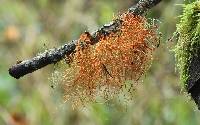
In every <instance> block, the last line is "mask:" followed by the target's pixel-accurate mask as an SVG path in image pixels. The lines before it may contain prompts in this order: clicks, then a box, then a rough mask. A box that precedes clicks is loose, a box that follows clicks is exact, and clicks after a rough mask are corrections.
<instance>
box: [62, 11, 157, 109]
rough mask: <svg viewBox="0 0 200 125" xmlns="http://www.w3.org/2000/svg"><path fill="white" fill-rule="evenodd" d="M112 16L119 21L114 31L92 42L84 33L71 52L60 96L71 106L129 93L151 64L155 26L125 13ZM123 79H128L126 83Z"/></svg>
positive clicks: (155, 43)
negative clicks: (68, 101)
mask: <svg viewBox="0 0 200 125" xmlns="http://www.w3.org/2000/svg"><path fill="white" fill-rule="evenodd" d="M116 18H117V19H119V20H122V21H123V22H122V25H121V28H120V30H119V31H118V32H113V33H111V34H110V35H109V36H101V39H100V41H99V42H98V43H97V44H95V45H91V44H90V43H91V40H90V38H89V37H88V34H85V33H84V34H82V35H81V36H80V39H79V40H78V44H77V46H76V52H75V53H74V54H73V55H71V56H72V58H73V61H72V63H71V64H70V65H71V67H70V68H67V69H66V72H65V73H64V76H63V78H64V79H63V88H64V91H65V95H64V98H65V99H66V100H70V101H71V102H72V103H73V105H75V106H77V105H84V104H85V103H87V102H96V101H97V100H96V98H97V97H102V98H103V99H105V101H107V100H109V99H112V98H113V97H114V96H115V95H118V94H120V93H125V92H126V91H128V92H130V94H131V90H134V88H133V86H134V85H135V84H134V83H137V82H138V80H139V79H140V77H141V76H142V75H144V73H145V72H146V71H147V70H148V69H149V67H150V65H151V62H152V59H153V57H152V56H153V55H152V54H153V52H154V50H155V49H156V47H157V45H158V43H159V36H158V32H157V28H158V27H157V26H156V25H154V23H153V24H150V23H148V22H147V19H146V18H145V17H142V16H136V15H133V14H131V13H128V12H127V13H123V14H122V15H120V16H118V17H116ZM127 81H132V82H131V83H130V85H129V86H128V85H127V84H126V82H127ZM123 88H125V89H123ZM124 90H125V91H124Z"/></svg>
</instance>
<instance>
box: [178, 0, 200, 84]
mask: <svg viewBox="0 0 200 125" xmlns="http://www.w3.org/2000/svg"><path fill="white" fill-rule="evenodd" d="M177 32H178V34H179V38H178V43H177V45H176V47H175V58H176V61H177V67H178V69H179V72H180V79H181V83H182V85H183V86H184V87H187V83H188V80H189V77H190V76H189V65H190V63H191V59H192V57H194V56H197V54H198V50H199V49H200V1H197V2H193V3H191V4H187V5H183V14H182V15H181V16H180V22H179V23H178V24H177Z"/></svg>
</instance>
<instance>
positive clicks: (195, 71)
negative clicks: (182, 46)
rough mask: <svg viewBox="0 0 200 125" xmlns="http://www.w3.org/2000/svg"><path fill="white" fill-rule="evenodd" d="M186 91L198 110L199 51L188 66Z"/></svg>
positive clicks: (199, 106) (199, 85)
mask: <svg viewBox="0 0 200 125" xmlns="http://www.w3.org/2000/svg"><path fill="white" fill-rule="evenodd" d="M187 90H188V93H189V94H191V96H192V98H193V100H194V101H195V103H196V105H197V106H198V108H199V110H200V50H199V52H198V55H194V56H193V57H192V60H191V63H190V65H189V80H188V84H187Z"/></svg>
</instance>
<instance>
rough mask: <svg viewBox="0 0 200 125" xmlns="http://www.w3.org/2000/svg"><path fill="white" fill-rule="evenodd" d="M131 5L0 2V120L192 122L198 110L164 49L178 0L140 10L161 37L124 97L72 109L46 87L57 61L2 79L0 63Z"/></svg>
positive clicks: (72, 35) (96, 124)
mask: <svg viewBox="0 0 200 125" xmlns="http://www.w3.org/2000/svg"><path fill="white" fill-rule="evenodd" d="M136 2H137V0H135V1H134V0H0V125H199V124H200V111H198V110H197V108H196V106H195V104H194V102H193V101H192V100H191V99H190V98H189V96H188V95H187V94H185V93H184V90H182V87H181V85H180V81H179V75H178V72H177V71H176V70H175V59H174V53H173V51H172V50H173V47H174V45H175V44H176V39H175V38H173V33H174V32H175V30H176V23H177V21H178V20H179V18H178V16H179V15H180V13H181V12H182V7H181V4H182V3H184V1H183V0H163V2H162V3H160V4H159V5H158V6H156V7H154V8H153V9H152V10H151V11H149V13H148V14H147V15H146V16H147V17H150V18H152V17H153V18H156V19H159V20H160V22H161V23H160V31H161V32H162V36H163V37H162V40H161V45H160V48H159V49H158V50H157V51H156V52H155V54H154V57H155V60H154V62H153V64H152V67H151V69H150V70H149V71H148V72H147V73H146V75H145V76H144V77H143V78H142V79H143V81H144V82H143V83H142V84H139V85H138V86H137V87H136V90H135V92H134V95H133V100H132V101H131V102H127V103H126V102H119V101H117V100H112V101H111V102H110V103H109V104H88V106H86V108H85V109H78V108H77V109H76V108H75V109H72V107H71V105H70V103H68V102H66V103H64V102H63V99H62V93H61V92H60V91H59V90H58V89H54V87H52V86H54V85H53V84H54V83H52V79H51V78H52V73H53V72H55V71H56V70H57V68H58V67H59V66H58V65H49V66H47V67H45V68H43V69H41V70H38V71H36V72H34V73H32V74H29V75H27V76H25V77H23V78H21V79H19V80H16V79H14V78H12V77H10V76H9V74H8V68H9V67H10V66H11V65H12V64H15V63H16V61H17V60H18V61H19V60H24V59H27V58H31V57H34V56H35V55H37V54H38V53H40V52H43V51H44V50H46V49H48V48H53V47H57V46H60V45H62V44H64V43H66V42H67V41H70V40H73V39H77V38H78V37H79V35H80V34H81V33H82V32H84V31H85V30H88V31H94V30H96V29H97V28H98V27H100V26H101V25H103V24H105V23H107V22H109V21H110V20H112V17H113V15H114V14H117V13H119V12H123V11H126V10H127V8H129V7H130V6H132V5H133V4H135V3H136ZM185 2H190V1H185ZM171 38H172V39H173V40H171ZM169 39H170V40H169Z"/></svg>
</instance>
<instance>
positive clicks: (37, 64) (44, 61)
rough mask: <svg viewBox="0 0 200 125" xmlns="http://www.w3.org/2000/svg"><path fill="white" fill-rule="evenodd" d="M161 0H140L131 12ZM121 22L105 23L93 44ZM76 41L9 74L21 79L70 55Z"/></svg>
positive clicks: (40, 56) (13, 68)
mask: <svg viewBox="0 0 200 125" xmlns="http://www.w3.org/2000/svg"><path fill="white" fill-rule="evenodd" d="M161 1H162V0H140V1H139V2H138V3H137V4H136V5H135V6H133V7H131V8H129V12H131V13H132V14H134V15H142V14H143V13H145V12H146V11H147V10H148V9H151V8H152V7H154V6H155V5H157V4H158V3H159V2H161ZM121 24H122V21H121V20H119V19H116V20H114V21H112V22H111V23H110V24H105V25H104V26H102V27H101V28H100V29H98V30H97V31H95V32H94V33H93V34H92V39H91V41H92V44H95V43H97V42H99V40H100V38H101V37H102V35H103V36H108V35H109V34H110V33H111V32H117V31H118V30H119V29H120V27H121ZM76 43H77V40H73V41H71V42H70V43H68V44H65V45H63V46H61V47H58V48H55V49H50V50H48V51H45V52H44V53H42V54H39V55H38V56H36V57H34V58H32V59H29V60H24V61H22V62H20V63H18V64H15V65H13V66H12V67H11V68H9V74H10V75H11V76H12V77H14V78H16V79H19V78H20V77H22V76H24V75H26V74H28V73H32V72H34V71H36V70H38V69H40V68H42V67H45V66H47V65H49V64H53V63H54V64H55V63H57V62H58V61H60V60H62V59H63V58H64V57H65V56H66V55H70V54H71V53H72V52H73V51H74V50H75V48H76Z"/></svg>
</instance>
